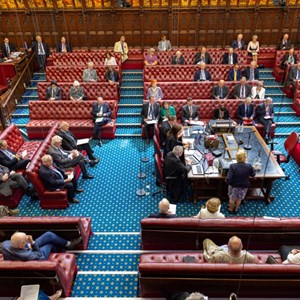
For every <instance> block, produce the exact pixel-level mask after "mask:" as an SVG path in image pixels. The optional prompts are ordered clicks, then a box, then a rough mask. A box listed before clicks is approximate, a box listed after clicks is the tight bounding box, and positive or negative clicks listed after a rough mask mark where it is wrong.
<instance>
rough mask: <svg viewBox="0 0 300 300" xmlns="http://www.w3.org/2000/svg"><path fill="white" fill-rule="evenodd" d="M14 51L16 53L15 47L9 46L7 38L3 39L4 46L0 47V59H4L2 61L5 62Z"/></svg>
mask: <svg viewBox="0 0 300 300" xmlns="http://www.w3.org/2000/svg"><path fill="white" fill-rule="evenodd" d="M15 51H17V48H16V46H15V45H14V44H11V43H10V42H9V39H8V38H4V44H2V45H1V52H2V58H4V60H7V59H8V58H9V56H10V55H11V54H12V53H13V52H15Z"/></svg>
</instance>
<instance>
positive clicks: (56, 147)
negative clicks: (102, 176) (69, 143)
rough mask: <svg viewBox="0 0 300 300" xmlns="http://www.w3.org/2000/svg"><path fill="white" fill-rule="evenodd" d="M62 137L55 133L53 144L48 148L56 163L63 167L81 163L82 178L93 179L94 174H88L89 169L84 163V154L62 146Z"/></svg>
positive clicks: (67, 167) (66, 167)
mask: <svg viewBox="0 0 300 300" xmlns="http://www.w3.org/2000/svg"><path fill="white" fill-rule="evenodd" d="M61 145H62V138H61V137H60V136H58V135H55V136H54V137H53V138H52V140H51V145H50V147H49V149H48V154H50V155H51V156H52V158H53V161H54V162H55V164H56V165H57V166H58V167H59V168H62V169H69V168H72V167H75V166H77V165H79V167H80V169H81V172H82V178H83V179H92V178H94V176H93V175H90V174H88V172H87V169H86V167H85V163H84V156H83V155H82V154H81V153H79V152H78V151H77V150H72V151H66V150H63V149H62V147H61Z"/></svg>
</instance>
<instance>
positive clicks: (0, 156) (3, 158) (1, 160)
mask: <svg viewBox="0 0 300 300" xmlns="http://www.w3.org/2000/svg"><path fill="white" fill-rule="evenodd" d="M7 151H9V152H11V153H12V154H14V155H15V154H16V152H14V151H12V150H11V149H9V148H7ZM17 162H18V160H17V159H16V158H15V157H14V158H13V159H10V158H9V157H8V156H7V155H6V154H5V153H4V152H3V151H2V150H1V149H0V164H1V165H2V166H5V167H7V168H8V169H10V170H12V169H13V166H14V165H15V164H16V163H17Z"/></svg>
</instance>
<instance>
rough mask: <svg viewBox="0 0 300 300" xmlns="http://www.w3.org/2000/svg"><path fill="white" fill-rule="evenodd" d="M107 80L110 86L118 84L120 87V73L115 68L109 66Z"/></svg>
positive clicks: (106, 74)
mask: <svg viewBox="0 0 300 300" xmlns="http://www.w3.org/2000/svg"><path fill="white" fill-rule="evenodd" d="M105 79H106V80H107V81H108V82H109V83H110V84H117V85H119V72H118V71H116V70H115V68H114V67H113V66H108V67H107V71H106V73H105Z"/></svg>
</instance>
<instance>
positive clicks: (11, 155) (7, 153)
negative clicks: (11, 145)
mask: <svg viewBox="0 0 300 300" xmlns="http://www.w3.org/2000/svg"><path fill="white" fill-rule="evenodd" d="M4 153H5V154H6V156H7V157H8V158H9V159H14V158H15V156H14V155H13V154H12V153H11V152H10V151H8V150H4Z"/></svg>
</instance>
